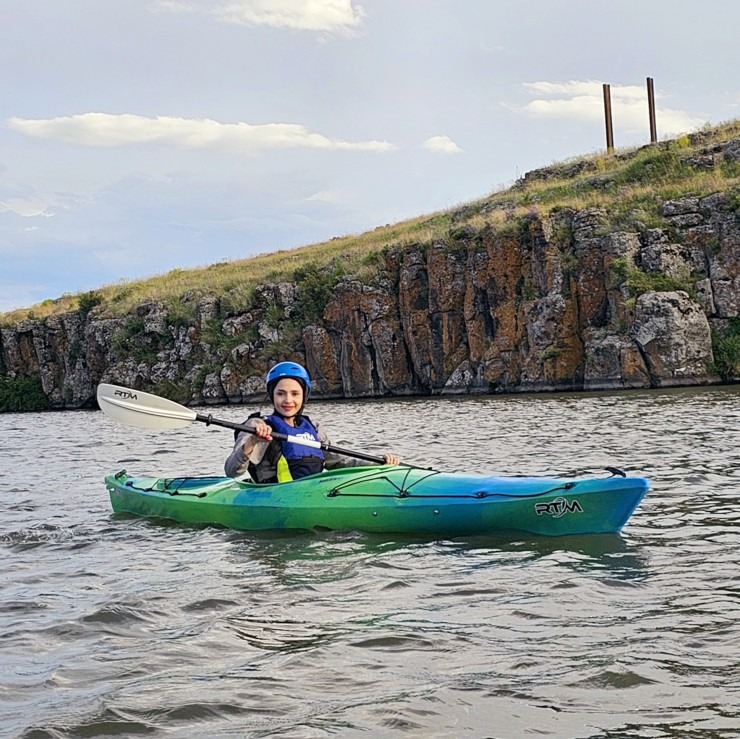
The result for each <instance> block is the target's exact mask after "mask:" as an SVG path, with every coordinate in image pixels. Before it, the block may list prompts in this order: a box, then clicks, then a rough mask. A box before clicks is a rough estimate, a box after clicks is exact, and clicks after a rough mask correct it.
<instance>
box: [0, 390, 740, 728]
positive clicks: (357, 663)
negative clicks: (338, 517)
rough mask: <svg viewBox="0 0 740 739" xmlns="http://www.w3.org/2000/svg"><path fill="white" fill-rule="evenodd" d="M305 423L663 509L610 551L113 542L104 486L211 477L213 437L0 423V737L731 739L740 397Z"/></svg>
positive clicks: (583, 541)
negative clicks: (631, 487)
mask: <svg viewBox="0 0 740 739" xmlns="http://www.w3.org/2000/svg"><path fill="white" fill-rule="evenodd" d="M246 410H250V411H251V410H253V409H251V408H250V409H244V408H233V407H228V408H212V409H210V410H209V412H211V413H213V414H214V416H217V417H219V418H224V419H228V420H234V421H238V420H241V419H242V418H243V417H244V416H245V415H246V412H245V411H246ZM311 416H312V417H313V418H314V419H320V420H322V421H323V422H324V424H325V425H326V426H328V427H330V430H331V436H332V441H333V442H334V443H335V444H338V445H341V446H343V447H348V448H351V449H358V450H362V451H366V452H369V453H371V454H379V453H381V452H382V451H384V450H386V449H391V450H393V451H396V452H397V453H398V454H399V455H400V456H401V457H402V459H403V460H404V461H407V462H410V463H415V464H420V465H425V466H433V467H435V468H437V469H444V470H461V471H462V470H465V471H470V470H476V471H480V472H488V473H500V474H529V475H543V474H550V475H551V474H562V475H574V474H576V475H580V474H590V473H597V474H601V471H602V469H603V467H605V466H607V465H608V466H617V467H621V468H622V469H624V470H626V471H627V472H629V473H630V474H634V475H640V476H645V477H648V478H650V479H651V481H652V485H653V489H652V491H651V492H650V493H649V494H648V496H647V497H646V498H645V500H644V501H643V502H642V504H641V505H640V507H639V508H638V510H637V511H636V513H635V514H634V515H633V517H632V518H631V519H630V521H629V522H628V524H627V526H626V527H625V529H624V530H623V532H622V533H621V534H619V535H610V536H590V537H589V536H583V537H572V538H562V539H547V538H537V537H533V536H529V535H521V534H520V535H517V534H511V535H508V536H497V537H477V538H468V539H450V540H445V539H442V540H432V539H419V538H404V537H401V536H381V535H367V534H361V533H357V532H344V533H337V532H330V533H326V532H322V533H313V532H306V533H279V532H275V533H261V534H251V533H245V532H234V531H227V530H223V529H217V528H212V527H202V528H196V527H187V526H182V525H174V524H164V523H160V522H153V521H146V520H140V519H135V518H131V517H126V516H115V515H113V514H112V512H111V509H110V504H109V501H108V495H107V493H106V490H105V487H104V485H103V476H104V475H106V474H108V473H110V472H114V471H117V470H119V469H121V468H126V469H128V470H129V471H130V472H132V473H134V472H135V473H141V474H153V475H161V476H176V475H211V474H220V472H221V465H222V463H223V459H224V458H225V457H226V455H227V453H228V451H229V449H230V446H231V433H230V432H229V431H227V430H225V429H222V428H219V427H214V426H208V427H206V426H205V425H203V424H197V423H194V424H192V425H190V426H188V427H187V428H185V429H179V430H174V431H150V430H142V429H138V428H132V427H127V426H121V425H120V424H117V423H116V422H114V421H112V420H111V419H109V418H107V417H106V416H104V415H103V414H102V413H100V412H92V411H90V412H65V413H44V414H6V415H0V439H2V442H1V447H0V450H1V452H0V485H1V490H2V493H1V496H2V497H1V498H0V509H1V515H0V547H1V548H2V557H1V558H0V736H3V737H5V736H7V737H24V738H28V739H31V738H33V739H36V738H41V737H104V736H105V737H108V736H118V737H121V736H124V737H132V736H152V737H159V736H161V737H290V738H291V739H292V738H301V737H363V738H366V737H373V739H374V738H375V737H425V738H427V737H451V738H457V737H481V738H482V737H496V738H499V739H516V738H517V737H539V738H541V737H558V738H559V737H562V738H563V739H576V738H579V737H583V738H585V737H604V738H606V737H615V738H616V737H620V738H622V737H649V738H653V737H654V738H661V737H666V738H667V737H671V738H674V739H675V738H676V737H695V738H702V739H714V738H715V737H719V738H724V737H727V738H729V737H738V736H740V570H739V568H738V561H739V560H740V387H739V386H735V387H715V388H704V389H685V390H673V391H651V392H630V393H603V394H568V395H526V396H524V395H523V396H497V397H481V398H465V399H433V400H432V399H415V400H393V401H382V402H379V401H378V402H331V403H329V402H316V403H313V404H312V405H311Z"/></svg>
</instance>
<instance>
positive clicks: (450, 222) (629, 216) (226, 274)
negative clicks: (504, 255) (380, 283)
mask: <svg viewBox="0 0 740 739" xmlns="http://www.w3.org/2000/svg"><path fill="white" fill-rule="evenodd" d="M737 137H740V120H735V121H730V122H728V123H724V124H722V125H719V126H715V127H711V128H709V127H707V128H705V129H702V130H701V131H699V132H697V133H693V134H689V135H685V136H682V137H680V138H678V139H674V140H671V141H665V142H661V143H659V144H654V145H649V146H644V147H641V148H638V149H629V150H619V151H617V152H615V153H614V154H596V155H590V156H584V157H579V158H577V159H573V160H569V161H566V162H562V163H559V164H554V165H552V166H549V167H544V168H542V169H539V170H535V171H534V172H529V173H527V175H525V177H524V178H523V179H522V180H520V181H518V182H517V183H516V184H515V185H514V186H513V187H511V188H509V189H506V190H501V191H498V192H494V193H492V194H490V195H488V196H486V197H483V198H481V199H479V200H475V201H472V202H470V203H466V204H464V205H461V206H458V207H455V208H452V209H450V210H447V211H440V212H438V213H433V214H431V215H426V216H419V217H417V218H414V219H411V220H408V221H403V222H401V223H397V224H395V225H388V226H382V227H379V228H376V229H374V230H373V231H369V232H367V233H363V234H359V235H352V236H342V237H337V238H333V239H331V240H329V241H326V242H323V243H320V244H313V245H310V246H304V247H300V248H297V249H292V250H289V251H279V252H275V253H272V254H261V255H258V256H256V257H252V258H249V259H242V260H236V261H230V262H220V263H217V264H213V265H211V266H209V267H204V268H201V269H189V270H184V269H174V270H172V271H171V272H168V273H167V274H164V275H158V276H155V277H151V278H149V279H145V280H138V281H122V282H119V283H116V284H114V285H107V286H103V287H101V288H99V289H97V290H94V291H91V292H86V293H81V294H76V295H71V294H66V295H64V296H62V297H61V298H58V299H56V300H45V301H44V302H42V303H39V304H37V305H34V306H33V307H32V308H30V309H19V310H15V311H12V312H10V313H5V314H0V325H5V326H9V325H14V324H16V323H18V322H20V321H22V320H24V319H27V318H35V319H43V318H45V317H48V316H50V315H53V314H56V313H63V312H66V311H71V310H82V311H83V312H88V311H91V310H94V311H95V314H96V315H101V316H104V315H107V316H117V315H123V314H127V313H129V312H130V311H131V310H132V309H133V308H134V307H135V306H137V305H140V304H142V303H145V302H149V301H160V302H162V303H164V304H165V305H167V306H169V307H170V308H171V312H175V311H176V310H181V311H182V312H183V314H184V315H183V319H186V318H187V315H186V314H187V312H188V311H189V310H192V306H193V305H194V303H195V302H196V301H193V300H188V301H182V300H181V298H183V297H184V296H186V295H189V296H191V297H192V296H197V295H202V294H209V293H213V294H217V295H219V297H221V299H222V305H223V304H225V305H227V306H228V307H230V308H232V309H233V311H234V312H238V311H240V310H241V309H243V308H245V307H247V306H248V305H249V303H250V299H251V295H252V291H253V290H254V288H255V287H256V286H257V285H259V284H262V283H265V282H277V281H292V280H294V279H296V278H297V277H301V278H302V279H304V280H305V279H306V277H307V275H308V276H309V277H310V276H311V275H312V274H315V275H318V274H319V269H318V268H322V269H321V270H320V271H321V273H323V271H324V270H323V268H328V272H329V273H331V274H332V275H333V277H334V278H336V277H337V276H339V275H345V274H351V275H356V276H358V277H359V278H361V279H362V278H370V277H371V276H372V274H373V273H374V272H375V271H376V269H377V266H378V265H379V263H380V260H379V259H378V256H379V255H381V254H382V253H383V251H384V250H385V249H388V248H390V247H395V246H399V245H400V246H403V245H405V244H412V243H414V244H418V243H426V242H431V241H438V240H444V239H445V238H446V237H447V236H448V235H449V234H450V233H454V231H455V230H456V229H459V228H462V227H465V226H472V227H474V228H476V229H477V228H482V227H484V226H489V227H491V228H494V229H516V228H518V227H519V223H520V222H521V219H522V218H523V217H524V216H528V215H531V214H533V213H538V214H541V215H546V214H548V213H550V212H552V211H554V210H557V209H561V208H566V207H567V208H574V209H582V208H588V207H597V206H600V207H603V208H605V209H606V210H607V211H608V213H609V215H610V220H611V222H612V225H613V227H614V228H615V229H619V230H635V229H637V228H638V224H639V228H645V227H648V228H650V227H658V226H662V225H665V221H664V219H663V217H662V216H661V214H660V205H661V203H663V202H665V201H666V200H670V199H673V198H678V197H681V196H685V195H696V196H702V195H708V194H711V193H713V192H720V191H725V192H730V191H733V190H735V189H736V188H737V187H738V185H740V162H736V161H722V162H721V163H720V164H718V165H717V166H710V164H711V154H712V149H713V148H714V147H716V146H717V145H718V144H721V143H723V142H726V141H729V140H731V139H734V138H737ZM738 205H739V207H740V192H739V193H738ZM317 279H319V278H317ZM319 281H320V280H319ZM320 288H321V285H320V284H317V289H320Z"/></svg>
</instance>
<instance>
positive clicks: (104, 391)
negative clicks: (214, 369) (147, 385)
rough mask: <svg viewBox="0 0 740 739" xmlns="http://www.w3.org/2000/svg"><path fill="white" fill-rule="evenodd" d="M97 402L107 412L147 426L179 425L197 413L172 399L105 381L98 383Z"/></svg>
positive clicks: (136, 424) (164, 426)
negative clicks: (109, 383)
mask: <svg viewBox="0 0 740 739" xmlns="http://www.w3.org/2000/svg"><path fill="white" fill-rule="evenodd" d="M98 405H99V406H100V409H101V410H102V411H103V413H105V415H106V416H110V417H111V418H114V419H115V420H116V421H120V422H121V423H125V424H128V425H129V426H138V427H139V428H145V429H179V428H183V427H184V426H187V425H188V424H190V423H192V422H193V421H195V419H196V416H197V414H196V413H195V411H191V410H190V409H189V408H186V407H185V406H184V405H180V404H179V403H175V402H174V401H173V400H167V398H160V397H159V396H158V395H151V394H150V393H145V392H143V391H141V390H132V389H130V388H127V387H119V386H118V385H108V384H106V383H101V384H100V385H98Z"/></svg>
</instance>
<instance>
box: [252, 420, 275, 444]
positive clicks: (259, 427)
mask: <svg viewBox="0 0 740 739" xmlns="http://www.w3.org/2000/svg"><path fill="white" fill-rule="evenodd" d="M254 433H255V434H256V435H257V436H259V437H260V439H266V440H267V441H272V428H271V427H270V426H269V425H268V424H266V423H265V422H264V421H259V420H257V421H255V422H254Z"/></svg>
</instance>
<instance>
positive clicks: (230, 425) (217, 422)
mask: <svg viewBox="0 0 740 739" xmlns="http://www.w3.org/2000/svg"><path fill="white" fill-rule="evenodd" d="M195 420H196V421H200V422H201V423H204V424H205V425H206V426H211V425H213V426H223V427H224V428H227V429H233V430H234V431H246V432H247V433H248V434H254V433H255V431H254V429H251V428H249V427H247V426H245V425H244V424H243V423H234V422H233V421H224V420H222V419H220V418H214V417H213V416H212V415H211V414H210V413H209V414H208V415H207V416H206V415H204V414H202V413H196V415H195ZM272 438H273V439H278V440H279V441H289V440H292V439H293V437H291V436H288V435H287V434H281V433H280V432H278V431H273V432H272ZM299 441H300V440H299ZM319 443H320V444H321V448H322V449H323V450H324V451H325V452H333V453H334V454H342V455H344V456H345V457H356V458H357V459H364V460H365V461H366V462H372V463H373V464H385V463H386V461H385V459H383V457H374V456H373V455H372V454H364V453H363V452H356V451H353V450H352V449H342V447H339V446H334V445H333V444H327V443H326V442H325V441H322V442H319Z"/></svg>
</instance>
